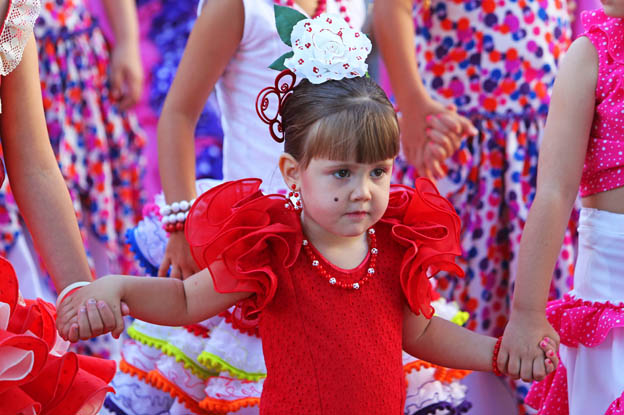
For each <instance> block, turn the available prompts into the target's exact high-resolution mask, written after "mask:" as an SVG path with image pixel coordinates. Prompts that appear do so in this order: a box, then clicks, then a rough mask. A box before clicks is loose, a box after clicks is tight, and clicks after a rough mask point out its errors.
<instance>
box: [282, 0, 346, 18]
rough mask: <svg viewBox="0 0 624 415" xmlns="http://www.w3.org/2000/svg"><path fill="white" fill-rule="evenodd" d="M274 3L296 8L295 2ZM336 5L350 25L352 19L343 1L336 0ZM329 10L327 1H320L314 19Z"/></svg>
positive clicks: (292, 0) (288, 0)
mask: <svg viewBox="0 0 624 415" xmlns="http://www.w3.org/2000/svg"><path fill="white" fill-rule="evenodd" d="M273 2H274V3H275V4H277V5H279V6H288V7H295V0H286V1H284V0H273ZM336 4H338V10H340V15H341V16H342V18H343V19H344V20H345V22H347V23H350V22H351V18H350V17H349V16H348V15H347V7H346V6H345V5H344V4H342V0H336ZM326 9H327V0H318V2H317V4H316V10H315V11H314V15H313V16H312V18H315V17H318V16H319V15H320V14H322V13H324V12H325V10H326Z"/></svg>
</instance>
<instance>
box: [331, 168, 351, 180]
mask: <svg viewBox="0 0 624 415" xmlns="http://www.w3.org/2000/svg"><path fill="white" fill-rule="evenodd" d="M350 174H351V173H350V172H349V170H347V169H340V170H338V171H336V172H335V173H334V176H335V177H337V178H339V179H344V178H345V177H349V176H350Z"/></svg>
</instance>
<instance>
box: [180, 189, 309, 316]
mask: <svg viewBox="0 0 624 415" xmlns="http://www.w3.org/2000/svg"><path fill="white" fill-rule="evenodd" d="M260 183H261V180H260V179H243V180H237V181H233V182H226V183H223V184H221V185H219V186H216V187H214V188H212V189H210V190H208V191H207V192H206V193H204V194H203V195H201V196H200V197H199V198H198V199H197V201H196V202H195V203H194V204H193V207H192V208H191V211H190V213H189V216H188V218H187V220H186V227H185V228H186V238H187V240H188V242H189V245H190V247H191V253H192V255H193V258H194V259H195V261H196V262H197V264H198V265H199V266H200V267H201V268H208V269H209V270H210V274H211V275H212V279H213V281H214V286H215V289H216V290H217V291H218V292H220V293H232V292H249V293H253V294H254V295H253V296H251V297H249V298H247V299H245V300H243V301H242V302H241V303H240V304H239V307H240V308H241V311H242V315H243V316H244V317H245V318H247V319H253V318H255V317H256V316H257V313H258V312H259V311H261V310H262V309H263V308H264V307H265V306H266V305H267V304H268V303H269V302H270V301H271V299H272V298H273V297H274V295H275V290H276V289H277V284H278V275H280V273H281V272H282V270H285V269H287V268H289V267H290V266H292V265H293V264H294V262H295V260H296V259H297V255H298V253H299V249H300V247H301V242H302V239H303V237H302V233H301V229H300V228H301V225H300V223H299V218H298V216H297V214H296V213H294V211H293V210H291V209H286V208H285V203H286V202H285V198H284V196H280V195H263V194H262V192H261V191H260V190H259V188H260Z"/></svg>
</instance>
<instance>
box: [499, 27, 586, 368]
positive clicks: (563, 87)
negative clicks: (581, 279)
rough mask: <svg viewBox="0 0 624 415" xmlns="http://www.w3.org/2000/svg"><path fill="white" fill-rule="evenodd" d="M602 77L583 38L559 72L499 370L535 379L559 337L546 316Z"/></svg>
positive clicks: (567, 55) (571, 50) (578, 40)
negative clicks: (543, 352)
mask: <svg viewBox="0 0 624 415" xmlns="http://www.w3.org/2000/svg"><path fill="white" fill-rule="evenodd" d="M597 77H598V55H597V52H596V49H595V48H594V46H593V45H592V44H591V42H590V41H589V39H587V38H586V37H580V38H579V39H577V40H576V41H574V43H573V44H572V45H571V46H570V49H569V50H568V52H567V54H566V56H565V58H564V59H563V62H562V63H561V66H560V68H559V72H558V73H557V78H556V81H555V85H554V89H553V93H552V98H551V102H550V109H549V112H548V119H547V121H546V129H545V132H544V138H543V141H542V145H541V148H540V156H539V164H538V175H537V193H536V195H535V200H534V202H533V205H532V206H531V210H530V211H529V216H528V219H527V223H526V226H525V227H524V231H523V233H522V241H521V243H520V251H519V258H518V273H517V277H516V286H515V291H514V298H513V303H512V310H511V318H510V320H509V323H508V324H507V327H506V329H505V334H504V337H503V343H502V347H501V352H500V355H499V368H500V369H501V370H502V371H506V372H507V373H509V374H510V375H512V376H516V377H522V378H523V379H529V378H531V372H532V368H533V366H534V362H535V359H536V358H539V356H540V352H539V349H538V348H537V345H538V343H539V342H540V341H541V339H542V338H543V337H545V336H547V337H550V338H552V339H554V340H556V341H557V343H558V341H559V336H558V335H557V333H556V332H555V331H554V330H553V328H552V327H551V326H550V324H549V323H548V321H547V320H546V312H545V309H546V302H547V300H548V292H549V287H550V281H551V279H552V274H553V270H554V267H555V262H556V260H557V257H558V256H559V252H560V250H561V243H562V242H563V236H564V233H565V229H566V226H567V224H568V221H569V218H570V213H571V211H572V207H573V205H574V201H575V199H576V196H577V193H578V188H579V183H580V180H581V174H582V171H583V163H584V160H585V153H586V149H587V145H588V140H589V134H590V129H591V125H592V120H593V117H594V103H595V89H596V82H597Z"/></svg>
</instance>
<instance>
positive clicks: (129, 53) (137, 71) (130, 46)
mask: <svg viewBox="0 0 624 415" xmlns="http://www.w3.org/2000/svg"><path fill="white" fill-rule="evenodd" d="M110 81H111V94H112V96H113V99H115V100H116V101H117V102H118V105H119V108H120V109H121V110H127V109H129V108H132V107H133V106H134V105H136V103H137V102H139V100H140V99H141V93H142V92H143V66H142V64H141V58H140V55H139V49H138V45H136V44H134V43H131V42H120V43H118V44H117V45H115V48H114V49H113V51H112V54H111V70H110Z"/></svg>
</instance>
